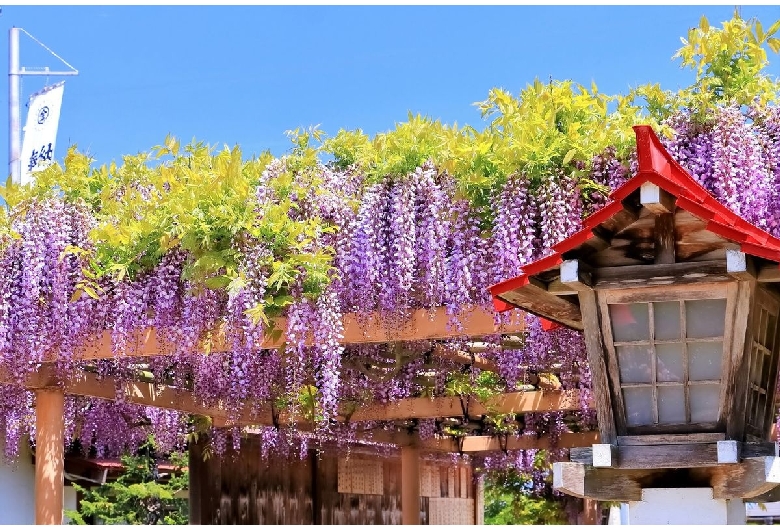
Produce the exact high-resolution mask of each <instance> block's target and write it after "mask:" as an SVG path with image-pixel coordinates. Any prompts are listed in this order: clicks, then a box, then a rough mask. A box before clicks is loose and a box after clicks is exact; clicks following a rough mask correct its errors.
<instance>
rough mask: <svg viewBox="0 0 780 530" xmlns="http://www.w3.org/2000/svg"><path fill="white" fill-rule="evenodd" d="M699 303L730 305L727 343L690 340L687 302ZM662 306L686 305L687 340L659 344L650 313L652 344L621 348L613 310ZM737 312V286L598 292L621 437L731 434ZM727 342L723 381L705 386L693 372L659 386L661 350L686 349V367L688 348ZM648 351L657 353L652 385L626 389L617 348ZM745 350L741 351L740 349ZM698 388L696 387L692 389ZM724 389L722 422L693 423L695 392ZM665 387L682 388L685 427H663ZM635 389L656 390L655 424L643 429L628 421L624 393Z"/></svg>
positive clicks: (720, 402) (682, 329)
mask: <svg viewBox="0 0 780 530" xmlns="http://www.w3.org/2000/svg"><path fill="white" fill-rule="evenodd" d="M697 300H725V301H726V307H725V311H724V324H723V326H724V327H723V336H722V337H707V338H687V337H686V331H687V330H686V328H687V325H686V321H685V302H687V301H697ZM662 302H678V303H679V304H680V305H681V321H680V333H681V336H680V338H679V339H677V340H658V341H656V340H655V338H654V336H653V327H654V322H653V315H652V309H649V314H648V320H649V322H648V323H649V326H650V327H649V330H648V333H649V336H648V339H647V340H641V341H631V342H616V341H615V340H614V338H613V330H612V320H611V318H610V313H609V307H610V306H611V305H617V304H634V303H637V304H647V305H648V306H650V307H652V304H653V303H662ZM735 309H736V283H735V282H718V283H702V284H695V285H682V286H680V285H663V286H652V287H641V288H621V289H604V290H599V292H598V311H599V320H600V322H601V331H602V335H603V338H604V345H605V348H606V354H607V359H606V360H607V373H608V378H609V381H610V386H611V390H612V392H611V394H612V407H613V410H614V411H615V427H616V429H617V434H618V435H619V436H632V435H645V434H660V433H680V434H683V433H706V432H725V426H726V422H725V418H724V417H723V412H724V404H725V401H726V399H728V395H727V394H728V393H727V391H726V387H727V384H726V382H727V381H729V377H730V370H731V369H732V366H731V363H730V355H729V353H730V351H731V349H732V347H733V346H734V345H733V340H732V339H733V325H734V314H735ZM716 339H717V340H722V344H723V347H722V350H721V365H720V378H719V379H718V380H717V383H716V381H715V380H712V381H710V380H706V381H705V380H702V381H693V382H692V381H691V380H690V379H689V374H688V370H687V368H686V369H685V376H684V379H683V381H682V382H679V383H666V382H662V384H660V385H659V384H658V383H659V381H658V380H657V375H656V362H657V353H656V349H655V345H656V344H682V345H683V362H684V363H685V364H687V363H688V360H689V353H687V345H688V344H689V343H706V342H709V343H711V342H713V341H715V340H716ZM630 344H635V345H647V346H649V347H650V348H649V349H650V352H651V373H652V376H651V382H650V383H646V384H631V383H623V382H621V379H620V364H619V362H618V354H617V347H619V346H623V345H630ZM739 347H741V346H739ZM691 383H693V384H691ZM713 384H718V386H719V389H718V401H717V403H718V412H717V419H716V420H715V421H696V422H695V421H690V419H691V418H692V415H693V413H692V411H691V405H690V395H689V393H690V390H689V389H690V387H691V386H694V385H695V386H698V385H713ZM664 386H670V387H671V386H682V387H683V391H684V401H685V403H684V406H685V410H686V420H688V421H685V422H682V423H660V422H659V421H658V420H659V411H658V410H659V400H658V392H657V389H658V388H659V387H664ZM632 387H645V388H647V387H650V388H652V402H651V403H652V411H651V418H652V420H653V422H652V423H650V424H642V425H631V426H629V425H628V417H627V412H626V402H625V396H624V393H623V389H624V388H632Z"/></svg>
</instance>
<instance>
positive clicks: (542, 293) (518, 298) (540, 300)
mask: <svg viewBox="0 0 780 530" xmlns="http://www.w3.org/2000/svg"><path fill="white" fill-rule="evenodd" d="M499 297H500V298H501V299H503V300H505V301H506V302H509V303H510V304H513V305H515V306H518V307H521V308H523V309H524V310H525V311H528V312H529V313H533V314H535V315H537V316H540V317H542V318H546V319H547V320H552V321H554V322H559V323H561V324H563V325H564V326H567V327H570V328H572V329H577V330H582V315H581V314H580V308H579V307H577V305H576V304H574V303H572V302H570V301H568V300H566V299H564V298H559V297H558V296H556V295H555V294H553V293H551V292H549V291H548V290H547V286H545V285H543V284H541V283H540V282H536V281H533V280H532V281H531V282H530V283H528V284H526V285H524V286H522V287H519V288H517V289H513V290H511V291H507V292H505V293H502V294H501V295H500V296H499Z"/></svg>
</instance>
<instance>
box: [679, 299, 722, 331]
mask: <svg viewBox="0 0 780 530" xmlns="http://www.w3.org/2000/svg"><path fill="white" fill-rule="evenodd" d="M725 325H726V300H725V299H718V300H687V301H686V302H685V326H686V330H685V331H686V336H687V337H688V338H692V339H700V338H705V337H722V336H723V330H724V328H725Z"/></svg>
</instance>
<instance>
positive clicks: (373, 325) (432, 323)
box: [49, 306, 525, 360]
mask: <svg viewBox="0 0 780 530" xmlns="http://www.w3.org/2000/svg"><path fill="white" fill-rule="evenodd" d="M343 322H344V338H343V340H342V343H343V344H374V343H384V342H401V341H414V340H434V339H446V338H454V337H482V336H485V335H493V334H497V333H499V334H505V333H520V332H522V331H523V330H524V329H525V319H524V317H523V314H522V312H521V311H513V312H512V313H511V319H510V322H509V323H508V324H500V325H496V323H495V313H494V312H493V311H491V310H486V309H484V308H482V307H479V306H473V307H470V308H465V309H464V310H463V311H462V312H461V324H462V329H461V330H457V329H454V328H453V327H452V326H450V325H449V322H450V317H449V315H447V312H446V309H445V308H444V307H436V308H434V309H431V310H427V309H417V310H414V311H412V312H411V314H410V316H409V318H407V319H406V321H405V322H404V323H403V324H402V325H400V326H396V325H391V324H389V323H386V322H385V321H384V320H383V319H382V318H381V316H380V315H378V314H376V313H371V314H368V315H358V314H354V313H348V314H346V315H344V319H343ZM286 328H287V321H286V319H284V318H278V319H275V320H274V326H273V329H274V330H276V333H270V334H268V336H266V337H265V340H264V342H263V345H262V348H264V349H273V348H279V347H281V346H283V345H284V343H285V340H286V337H285V334H284V330H285V329H286ZM312 340H313V339H312V338H311V337H309V338H308V342H309V343H311V342H312ZM201 349H202V350H203V351H204V352H211V353H219V352H225V351H228V350H229V345H228V344H226V342H225V339H224V336H223V335H220V334H218V333H215V334H214V336H213V338H212V339H210V340H207V341H205V342H204V343H203V344H201ZM175 351H176V345H175V344H170V343H168V342H167V341H165V340H164V339H163V338H162V337H160V336H159V335H158V333H157V332H156V331H155V330H154V329H153V328H149V329H145V330H143V331H140V332H138V333H137V334H136V335H135V337H134V338H133V339H132V340H131V341H130V343H129V345H128V347H127V348H126V349H125V350H124V351H122V352H120V354H121V355H125V356H130V357H152V356H155V355H171V354H173V353H174V352H175ZM56 356H57V354H56V352H52V353H51V354H50V356H49V357H50V358H51V360H54V359H56ZM114 357H115V355H114V352H113V350H112V342H111V333H110V332H108V331H106V332H104V333H103V335H102V337H100V338H99V339H97V340H93V341H90V342H88V343H87V344H86V348H85V350H84V351H83V352H81V355H80V358H81V359H84V360H90V359H112V358H114Z"/></svg>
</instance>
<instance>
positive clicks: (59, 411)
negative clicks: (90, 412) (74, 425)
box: [35, 388, 65, 525]
mask: <svg viewBox="0 0 780 530" xmlns="http://www.w3.org/2000/svg"><path fill="white" fill-rule="evenodd" d="M35 430H36V435H35V524H56V525H61V524H62V509H63V488H64V486H65V483H64V467H65V440H64V438H65V393H64V392H63V391H62V390H61V389H56V388H43V389H40V390H37V391H36V393H35Z"/></svg>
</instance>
